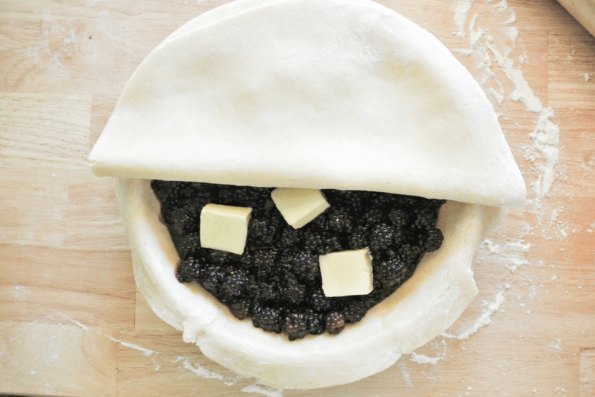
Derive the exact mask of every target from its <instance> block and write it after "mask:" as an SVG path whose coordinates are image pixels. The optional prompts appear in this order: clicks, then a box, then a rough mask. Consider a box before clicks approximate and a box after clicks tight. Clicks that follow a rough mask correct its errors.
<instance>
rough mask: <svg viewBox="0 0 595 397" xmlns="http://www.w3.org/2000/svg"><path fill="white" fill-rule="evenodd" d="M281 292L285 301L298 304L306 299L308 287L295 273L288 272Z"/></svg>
mask: <svg viewBox="0 0 595 397" xmlns="http://www.w3.org/2000/svg"><path fill="white" fill-rule="evenodd" d="M279 292H280V293H281V296H282V298H283V299H284V300H285V301H287V302H288V303H291V304H293V305H297V304H299V303H301V302H302V301H303V300H304V293H305V292H306V287H305V286H304V285H302V284H300V283H299V282H298V280H297V278H296V276H295V275H294V274H293V273H286V274H285V275H284V278H283V283H282V284H281V288H280V291H279Z"/></svg>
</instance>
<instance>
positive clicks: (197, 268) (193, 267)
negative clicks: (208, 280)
mask: <svg viewBox="0 0 595 397" xmlns="http://www.w3.org/2000/svg"><path fill="white" fill-rule="evenodd" d="M204 268H205V263H204V260H203V259H202V258H196V259H195V258H193V257H190V258H188V259H186V260H185V261H180V264H179V265H178V269H177V272H176V278H177V279H178V281H179V282H181V283H189V282H191V281H198V280H200V279H201V278H202V275H203V273H204V271H205V269H204Z"/></svg>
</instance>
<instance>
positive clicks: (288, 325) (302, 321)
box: [283, 313, 308, 341]
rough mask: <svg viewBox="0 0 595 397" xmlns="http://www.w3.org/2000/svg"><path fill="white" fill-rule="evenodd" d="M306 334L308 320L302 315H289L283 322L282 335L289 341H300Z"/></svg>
mask: <svg viewBox="0 0 595 397" xmlns="http://www.w3.org/2000/svg"><path fill="white" fill-rule="evenodd" d="M307 332H308V320H307V318H306V315H305V314H304V313H289V314H288V315H287V316H285V319H284V321H283V333H284V334H285V335H287V336H288V337H289V340H292V341H293V340H296V339H301V338H303V337H304V336H306V334H307Z"/></svg>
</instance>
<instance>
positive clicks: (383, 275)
mask: <svg viewBox="0 0 595 397" xmlns="http://www.w3.org/2000/svg"><path fill="white" fill-rule="evenodd" d="M406 276H407V267H406V265H405V263H404V262H403V261H402V260H401V259H394V260H392V261H383V262H381V263H380V264H379V265H378V266H376V267H375V268H374V279H377V280H378V281H379V282H380V284H381V285H382V286H383V287H392V286H394V285H401V284H402V283H403V282H404V281H405V277H406Z"/></svg>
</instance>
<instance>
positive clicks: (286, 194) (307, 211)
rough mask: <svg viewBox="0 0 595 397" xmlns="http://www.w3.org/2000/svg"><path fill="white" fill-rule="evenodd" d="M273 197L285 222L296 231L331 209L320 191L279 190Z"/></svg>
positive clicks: (276, 190)
mask: <svg viewBox="0 0 595 397" xmlns="http://www.w3.org/2000/svg"><path fill="white" fill-rule="evenodd" d="M271 197H272V198H273V201H274V202H275V205H276V206H277V209H279V212H281V215H283V218H285V221H286V222H287V223H289V224H290V225H291V226H293V227H294V228H295V229H299V228H300V227H302V226H304V225H306V224H307V223H308V222H310V221H311V220H312V219H314V218H316V217H317V216H318V215H320V214H322V213H323V212H324V210H326V209H327V208H328V207H330V204H329V203H328V202H327V201H326V198H325V197H324V195H323V194H322V192H321V191H320V190H318V189H293V188H279V189H275V190H273V193H271Z"/></svg>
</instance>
